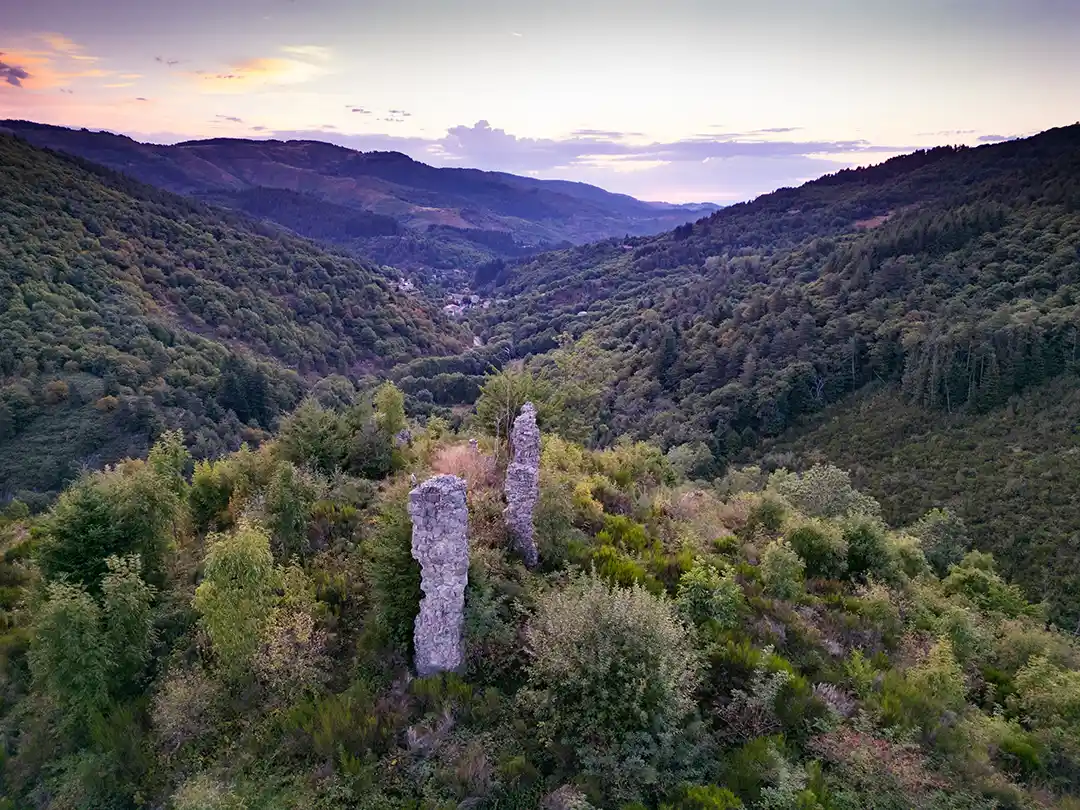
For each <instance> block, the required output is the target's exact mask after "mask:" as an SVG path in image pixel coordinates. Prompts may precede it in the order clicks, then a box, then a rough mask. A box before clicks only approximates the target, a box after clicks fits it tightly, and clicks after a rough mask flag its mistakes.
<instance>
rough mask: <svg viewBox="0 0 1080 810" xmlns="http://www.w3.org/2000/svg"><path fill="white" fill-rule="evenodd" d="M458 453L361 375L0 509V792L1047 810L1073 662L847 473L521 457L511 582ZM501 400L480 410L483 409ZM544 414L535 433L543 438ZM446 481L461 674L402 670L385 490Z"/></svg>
mask: <svg viewBox="0 0 1080 810" xmlns="http://www.w3.org/2000/svg"><path fill="white" fill-rule="evenodd" d="M499 379H500V378H494V379H493V380H490V381H489V384H488V385H486V386H485V391H484V394H483V396H482V397H481V401H480V403H479V405H478V409H477V411H478V416H477V417H476V419H475V420H474V421H473V423H472V425H471V428H470V429H469V430H470V431H471V432H472V435H473V436H475V437H477V438H478V439H479V440H480V449H473V448H471V447H470V446H469V444H468V443H467V442H466V441H465V439H466V438H467V436H468V435H469V434H454V433H453V432H451V431H450V430H449V429H448V426H447V425H446V423H445V422H443V421H441V420H439V419H437V418H435V419H431V420H428V422H427V424H426V425H425V426H420V425H416V424H413V425H411V426H409V427H410V428H411V439H410V440H409V442H408V443H404V444H403V443H401V442H400V441H399V440H397V439H396V437H397V436H398V435H399V433H400V430H401V428H403V427H405V426H406V425H407V422H406V417H405V412H404V409H403V404H402V403H403V398H402V395H401V393H400V392H399V391H398V390H397V389H396V388H394V387H393V386H391V385H388V384H385V385H383V386H382V387H380V388H378V389H377V390H375V391H373V392H369V393H366V394H363V395H360V396H358V397H357V398H355V399H354V401H352V402H351V403H342V405H341V407H340V408H338V409H324V408H323V407H321V406H319V405H318V404H317V403H315V402H314V401H307V402H305V403H304V404H303V405H302V406H301V407H300V408H299V409H298V410H297V411H296V412H295V413H294V414H293V415H291V416H289V417H288V418H286V419H285V420H284V421H283V423H282V425H281V430H280V433H279V434H278V436H277V437H276V438H275V439H274V440H272V441H269V442H266V443H264V444H263V445H262V446H261V447H260V448H259V449H258V450H257V451H252V450H249V449H246V448H245V449H243V450H241V451H239V452H237V453H234V454H232V455H228V456H226V457H223V458H221V459H219V460H216V461H213V462H200V463H198V464H195V465H194V466H193V465H192V460H191V458H190V455H189V453H188V452H187V450H186V449H185V447H184V439H183V437H182V436H181V435H179V434H166V435H165V436H163V437H162V438H161V440H160V441H159V442H158V443H157V444H156V445H155V447H154V448H153V450H152V451H151V452H150V454H149V457H148V459H146V460H132V461H125V462H123V463H121V464H118V465H116V466H115V467H112V468H109V469H107V470H105V471H102V472H96V473H90V474H87V475H85V476H83V477H82V478H80V479H79V480H78V481H77V482H76V483H75V484H73V485H72V486H71V487H70V488H69V489H68V490H67V491H65V492H64V493H63V494H62V495H61V496H60V498H59V499H58V500H57V501H56V503H55V505H54V506H53V507H52V508H51V509H50V510H49V511H48V512H47V513H45V514H43V515H41V516H39V517H37V518H32V517H29V516H28V514H27V512H26V510H25V509H24V508H23V507H22V506H21V504H19V503H18V502H15V503H13V504H11V505H10V506H9V507H8V508H7V510H6V512H5V513H4V517H3V518H2V521H0V527H2V528H0V541H2V546H0V548H2V551H3V559H2V562H0V573H2V575H3V589H2V590H0V597H2V600H3V601H2V612H0V617H2V619H3V626H4V634H3V636H2V643H0V650H2V663H3V679H2V690H3V692H2V696H3V700H2V702H0V735H2V741H3V760H2V772H0V773H2V777H0V795H2V796H3V797H4V798H3V799H0V801H2V802H3V803H4V806H6V807H12V808H15V807H36V808H48V809H49V810H62V809H64V810H66V808H79V809H80V810H96V809H97V808H108V809H109V810H114V809H117V810H119V809H124V808H143V807H146V808H150V807H168V808H176V810H211V809H216V808H221V809H222V810H226V809H227V810H240V808H243V809H244V810H263V809H265V810H270V809H271V808H274V809H275V810H276V809H278V808H280V810H285V808H297V807H303V808H327V809H328V810H329V808H335V810H337V809H338V808H364V809H365V810H368V809H371V810H376V809H378V810H383V809H385V810H390V808H395V810H396V809H397V808H415V809H416V810H421V808H423V809H424V810H428V809H430V810H442V809H443V808H446V809H447V810H450V808H461V807H472V808H480V809H483V808H498V809H499V810H505V809H507V808H521V810H525V809H526V808H528V809H529V810H532V809H533V808H551V809H555V808H575V809H576V810H587V809H588V808H590V807H595V808H610V809H618V810H642V809H643V808H665V810H702V809H703V808H705V809H708V810H733V809H734V808H742V807H745V808H750V809H751V810H754V809H760V810H796V809H800V810H856V808H859V809H860V810H861V809H862V808H875V809H876V810H908V809H909V808H926V809H927V810H968V809H970V810H975V809H976V808H980V809H982V808H1032V810H1035V808H1058V810H1073V809H1074V808H1076V807H1077V806H1080V793H1078V786H1080V746H1078V741H1080V647H1078V645H1077V643H1076V639H1075V638H1074V637H1071V636H1069V635H1067V634H1063V633H1061V632H1058V631H1057V630H1055V629H1053V628H1052V627H1047V625H1046V622H1045V606H1043V605H1039V604H1031V603H1029V602H1028V601H1027V600H1026V599H1025V598H1024V597H1023V595H1022V594H1021V593H1020V591H1019V590H1018V589H1016V588H1015V587H1014V586H1011V585H1009V584H1008V583H1007V582H1006V581H1005V580H1004V579H1002V577H1001V576H1000V575H999V574H998V573H997V570H996V566H995V561H994V559H993V558H992V557H991V556H990V555H987V554H982V553H979V552H971V551H969V547H968V543H969V541H968V537H967V531H966V528H965V526H964V523H963V521H962V520H961V519H960V518H958V517H957V516H956V515H955V514H952V513H950V512H947V511H941V510H934V511H931V512H930V513H929V514H927V515H925V516H922V517H921V518H920V519H919V520H917V521H914V522H913V523H912V524H911V525H909V526H907V527H906V528H903V529H895V528H894V529H890V528H888V527H887V526H886V524H885V523H884V522H883V521H882V519H881V517H880V514H881V507H880V505H879V504H878V503H877V502H876V501H875V500H874V499H873V498H871V497H869V496H867V495H865V494H862V493H860V492H859V491H858V490H856V489H854V488H853V486H852V484H851V482H850V480H849V478H848V476H847V474H846V473H844V472H842V471H841V470H839V469H837V468H835V467H829V466H818V467H814V468H812V469H810V470H808V471H807V472H806V473H803V474H801V475H800V474H794V473H789V472H786V471H778V472H776V473H774V474H772V475H771V476H768V477H765V476H763V475H762V474H760V473H759V472H757V471H755V470H744V469H740V470H733V471H732V472H731V473H730V474H729V475H728V476H727V477H725V478H724V479H722V480H721V481H719V482H718V483H717V484H716V485H701V484H693V483H691V482H689V481H687V480H686V479H685V477H684V473H683V472H682V470H683V469H685V467H684V466H683V465H681V464H675V463H673V462H672V460H670V459H668V458H667V457H666V456H665V455H664V454H663V453H661V451H660V450H659V448H657V447H654V446H651V445H648V444H644V443H636V442H631V441H623V442H619V443H617V444H616V445H615V446H613V447H612V448H610V449H606V450H588V449H585V448H583V447H581V446H580V445H577V444H575V443H572V442H569V441H566V440H565V439H561V438H559V437H558V436H557V435H554V434H551V433H546V434H545V435H544V442H543V452H542V457H541V476H540V498H539V502H538V504H537V508H536V513H535V515H534V519H535V524H536V528H537V540H538V543H539V548H540V557H541V565H540V567H539V569H537V570H536V571H533V572H530V571H528V570H527V569H526V568H525V567H524V566H523V565H522V563H521V562H520V560H519V559H517V557H516V556H515V555H514V553H512V552H510V551H509V550H508V548H509V542H508V538H507V536H506V530H505V526H504V522H503V514H502V513H503V500H502V491H501V487H502V475H503V471H502V467H501V465H500V464H499V463H498V462H497V461H496V458H499V457H501V449H500V445H499V442H498V440H497V439H496V438H495V437H496V435H502V430H501V427H500V424H499V414H500V413H501V411H502V408H503V406H504V405H505V404H506V403H505V401H504V399H503V397H504V395H505V394H506V393H507V391H508V390H510V389H507V388H506V387H505V384H506V383H507V379H506V378H505V377H503V378H501V380H502V382H501V383H499V382H496V381H497V380H499ZM514 390H516V389H514ZM564 417H566V415H565V414H561V413H559V412H558V411H555V410H552V409H551V408H549V409H548V411H547V413H546V416H545V418H546V419H547V420H549V421H550V422H551V423H553V424H561V420H562V419H563V418H564ZM433 472H436V473H452V474H458V475H461V476H463V477H464V478H465V479H466V480H467V482H468V487H469V489H468V507H469V549H470V567H469V581H468V588H467V591H466V597H465V609H466V620H465V630H464V632H465V645H466V658H465V664H464V666H463V668H462V671H461V672H458V673H452V674H444V675H435V676H429V677H424V678H417V677H414V676H411V675H410V665H411V640H412V622H413V617H414V616H415V615H416V612H417V606H418V600H419V596H420V593H419V571H418V567H417V565H416V562H415V561H414V560H413V559H412V557H411V556H410V534H411V528H410V523H409V519H408V516H407V512H406V510H405V499H406V492H407V490H408V488H409V486H410V485H409V483H408V482H409V477H410V476H411V475H416V476H418V477H420V478H423V477H425V476H427V475H428V474H430V473H433Z"/></svg>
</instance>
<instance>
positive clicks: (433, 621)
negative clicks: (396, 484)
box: [409, 475, 469, 676]
mask: <svg viewBox="0 0 1080 810" xmlns="http://www.w3.org/2000/svg"><path fill="white" fill-rule="evenodd" d="M409 517H411V518H412V523H413V535H412V555H413V557H414V558H415V559H416V561H417V562H419V563H420V575H421V579H420V589H421V590H422V591H423V593H424V596H423V598H421V600H420V612H419V614H417V616H416V622H415V625H414V630H413V647H414V650H415V657H416V673H417V674H418V675H421V676H423V675H431V674H432V673H435V672H447V671H454V670H457V669H458V668H460V667H461V664H462V661H463V660H464V651H463V642H462V629H463V624H464V620H465V585H466V583H467V582H468V579H469V541H468V537H467V533H468V527H469V509H468V506H467V505H466V502H465V482H464V481H463V480H462V479H460V478H458V477H457V476H456V475H436V476H435V477H434V478H429V479H428V480H427V481H425V482H424V483H422V484H421V485H420V486H418V487H417V488H416V489H414V490H413V491H412V492H410V493H409Z"/></svg>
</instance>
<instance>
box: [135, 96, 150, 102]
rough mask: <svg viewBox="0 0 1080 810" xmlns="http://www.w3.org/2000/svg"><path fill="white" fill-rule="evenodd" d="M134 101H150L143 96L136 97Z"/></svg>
mask: <svg viewBox="0 0 1080 810" xmlns="http://www.w3.org/2000/svg"><path fill="white" fill-rule="evenodd" d="M135 100H136V101H149V100H150V99H148V98H145V97H144V96H136V97H135Z"/></svg>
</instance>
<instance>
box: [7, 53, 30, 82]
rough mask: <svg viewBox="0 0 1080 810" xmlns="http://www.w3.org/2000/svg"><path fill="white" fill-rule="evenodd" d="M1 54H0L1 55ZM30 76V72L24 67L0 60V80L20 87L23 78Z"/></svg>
mask: <svg viewBox="0 0 1080 810" xmlns="http://www.w3.org/2000/svg"><path fill="white" fill-rule="evenodd" d="M2 55H3V54H0V56H2ZM29 78H30V73H29V72H28V71H27V70H26V68H21V67H19V66H18V65H9V64H8V63H7V62H0V81H2V82H4V83H6V84H10V85H11V86H12V87H22V86H23V85H22V83H23V81H24V80H26V79H29Z"/></svg>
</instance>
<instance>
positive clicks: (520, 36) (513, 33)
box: [510, 31, 525, 39]
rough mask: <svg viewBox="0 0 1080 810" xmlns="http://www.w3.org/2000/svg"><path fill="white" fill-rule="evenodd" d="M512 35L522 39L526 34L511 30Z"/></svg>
mask: <svg viewBox="0 0 1080 810" xmlns="http://www.w3.org/2000/svg"><path fill="white" fill-rule="evenodd" d="M510 36H512V37H517V38H518V39H521V38H522V37H524V36H525V35H524V34H519V33H518V32H517V31H511V32H510Z"/></svg>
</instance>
